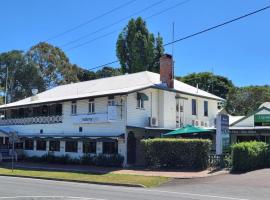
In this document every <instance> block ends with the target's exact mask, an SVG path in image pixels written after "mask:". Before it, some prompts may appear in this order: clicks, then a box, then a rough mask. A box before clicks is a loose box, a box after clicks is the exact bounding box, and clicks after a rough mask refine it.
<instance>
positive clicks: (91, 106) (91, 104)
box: [88, 99, 95, 114]
mask: <svg viewBox="0 0 270 200" xmlns="http://www.w3.org/2000/svg"><path fill="white" fill-rule="evenodd" d="M88 113H89V114H94V113H95V101H94V100H91V99H90V100H89V102H88Z"/></svg>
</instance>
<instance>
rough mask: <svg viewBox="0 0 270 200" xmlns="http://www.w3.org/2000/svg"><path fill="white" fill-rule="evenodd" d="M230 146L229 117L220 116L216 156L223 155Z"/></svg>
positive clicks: (217, 129) (218, 116)
mask: <svg viewBox="0 0 270 200" xmlns="http://www.w3.org/2000/svg"><path fill="white" fill-rule="evenodd" d="M229 145H230V132H229V116H228V115H225V114H218V115H217V118H216V154H217V155H221V154H222V153H223V150H224V149H225V148H227V147H229Z"/></svg>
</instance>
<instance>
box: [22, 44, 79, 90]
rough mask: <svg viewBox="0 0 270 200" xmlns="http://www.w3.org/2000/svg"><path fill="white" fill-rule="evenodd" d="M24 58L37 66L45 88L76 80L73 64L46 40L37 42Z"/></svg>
mask: <svg viewBox="0 0 270 200" xmlns="http://www.w3.org/2000/svg"><path fill="white" fill-rule="evenodd" d="M26 59H27V60H28V62H31V63H33V64H34V65H35V66H36V67H37V69H38V71H39V73H40V74H41V76H42V77H43V80H44V82H45V85H46V88H52V87H55V86H57V85H60V84H66V83H71V82H77V81H78V79H77V76H76V73H75V71H74V66H73V65H71V64H70V63H69V59H68V57H67V56H66V55H65V53H64V52H63V51H62V50H61V49H60V48H58V47H55V46H53V45H50V44H48V43H46V42H41V43H38V44H37V45H35V46H33V47H31V48H30V50H29V51H28V52H27V53H26Z"/></svg>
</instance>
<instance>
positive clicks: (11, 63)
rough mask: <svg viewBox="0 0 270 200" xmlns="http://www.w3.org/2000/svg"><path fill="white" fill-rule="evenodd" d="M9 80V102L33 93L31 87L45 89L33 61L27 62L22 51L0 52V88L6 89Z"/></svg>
mask: <svg viewBox="0 0 270 200" xmlns="http://www.w3.org/2000/svg"><path fill="white" fill-rule="evenodd" d="M7 70H8V80H7V86H8V88H7V91H8V93H7V102H12V101H16V100H19V99H21V98H23V97H26V96H30V95H31V89H32V88H37V89H39V90H45V86H44V84H43V80H42V77H41V76H40V75H39V74H38V71H37V69H36V68H35V66H34V65H33V64H32V63H31V62H27V60H26V59H25V55H24V53H23V52H22V51H17V50H14V51H10V52H5V53H2V54H0V88H1V89H2V91H4V90H5V86H6V78H7Z"/></svg>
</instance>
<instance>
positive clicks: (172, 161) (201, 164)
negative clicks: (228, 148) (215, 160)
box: [141, 138, 211, 169]
mask: <svg viewBox="0 0 270 200" xmlns="http://www.w3.org/2000/svg"><path fill="white" fill-rule="evenodd" d="M141 143H142V146H143V151H144V156H145V161H146V165H147V166H148V167H155V168H160V167H170V168H175V167H180V168H188V169H206V168H207V167H208V160H209V159H208V158H209V153H210V147H211V141H210V140H205V139H172V138H168V139H167V138H156V139H146V140H142V141H141Z"/></svg>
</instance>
